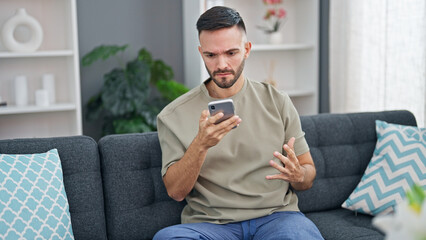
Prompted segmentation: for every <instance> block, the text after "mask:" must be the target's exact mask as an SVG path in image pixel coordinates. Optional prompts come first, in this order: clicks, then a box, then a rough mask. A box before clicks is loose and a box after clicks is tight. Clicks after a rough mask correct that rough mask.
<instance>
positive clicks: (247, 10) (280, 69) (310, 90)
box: [183, 0, 319, 115]
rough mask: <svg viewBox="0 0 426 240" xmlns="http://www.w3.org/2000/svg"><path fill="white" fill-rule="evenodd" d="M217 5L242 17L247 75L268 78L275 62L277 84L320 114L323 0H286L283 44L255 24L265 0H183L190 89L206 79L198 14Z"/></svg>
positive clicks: (305, 111) (304, 109)
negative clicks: (248, 44) (270, 40)
mask: <svg viewBox="0 0 426 240" xmlns="http://www.w3.org/2000/svg"><path fill="white" fill-rule="evenodd" d="M213 5H224V6H228V7H231V8H234V9H236V10H237V11H238V12H239V13H240V14H241V16H242V17H243V19H244V22H245V24H246V29H247V36H248V39H249V41H251V42H252V51H251V54H250V56H249V58H248V60H247V61H246V65H245V69H244V74H245V76H246V77H249V78H250V79H252V80H256V81H264V80H266V78H267V76H268V71H269V69H270V66H271V64H273V65H274V71H273V79H274V80H275V81H276V82H277V88H278V89H279V90H281V91H284V92H286V93H287V94H289V96H290V97H291V99H292V101H293V103H294V105H295V106H296V108H297V110H298V111H299V114H300V115H311V114H317V113H318V79H319V76H318V59H319V55H318V53H319V51H318V47H319V43H318V40H319V33H318V29H319V0H284V1H283V4H282V6H283V7H284V8H285V10H286V11H287V19H286V22H285V24H284V25H283V27H282V28H281V29H280V32H281V34H282V35H283V43H282V44H277V45H271V44H268V43H267V35H266V34H265V33H263V32H262V31H261V30H260V29H258V28H257V27H256V26H258V25H262V24H263V23H264V20H263V16H264V14H265V12H266V8H265V6H264V4H263V1H262V0H196V1H194V0H183V18H184V25H183V27H184V54H185V56H184V66H185V81H186V85H187V86H188V87H190V88H192V87H195V86H197V85H199V84H200V83H201V82H202V81H203V80H205V79H207V78H208V73H207V71H206V70H205V66H204V63H203V61H202V59H201V56H200V54H199V53H198V49H197V46H198V45H199V41H198V32H197V30H196V26H195V24H196V22H197V19H198V17H199V16H200V15H201V14H202V13H203V12H204V11H206V10H207V8H209V7H211V6H213Z"/></svg>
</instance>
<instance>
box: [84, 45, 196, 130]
mask: <svg viewBox="0 0 426 240" xmlns="http://www.w3.org/2000/svg"><path fill="white" fill-rule="evenodd" d="M127 48H128V45H123V46H117V45H107V46H105V45H102V46H98V47H96V48H94V49H93V50H92V51H91V52H89V53H87V54H86V55H84V56H83V59H82V65H83V66H90V65H91V64H92V63H93V62H95V61H98V60H100V59H103V60H105V59H108V58H110V57H113V56H116V55H117V54H118V53H120V52H123V51H125V50H126V49H127ZM173 77H174V74H173V70H172V68H171V67H170V66H168V65H167V64H165V63H164V62H163V61H161V60H154V59H152V56H151V54H150V52H149V51H147V50H146V49H145V48H142V49H141V50H139V52H138V55H137V57H136V59H134V60H131V61H129V62H127V63H126V64H125V65H123V66H121V67H119V68H115V69H113V70H111V71H110V72H108V73H106V74H105V75H104V85H103V86H102V88H101V90H100V92H99V93H98V94H96V95H95V96H93V97H92V98H90V100H89V101H88V103H87V104H86V110H87V111H86V114H85V117H86V119H88V120H89V121H93V120H98V119H101V121H102V129H103V135H107V134H114V133H132V132H149V131H155V130H156V129H157V124H156V117H157V115H158V113H159V112H160V111H161V109H162V108H163V107H164V106H165V105H167V104H168V103H169V102H171V101H173V100H174V99H176V98H177V97H179V96H180V95H182V94H183V93H185V92H187V91H188V89H187V88H186V87H185V86H184V85H182V84H180V83H178V82H176V81H174V80H173Z"/></svg>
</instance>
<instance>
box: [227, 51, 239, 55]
mask: <svg viewBox="0 0 426 240" xmlns="http://www.w3.org/2000/svg"><path fill="white" fill-rule="evenodd" d="M235 54H237V52H234V51H231V52H228V55H229V56H234V55H235Z"/></svg>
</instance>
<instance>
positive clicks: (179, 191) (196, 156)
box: [163, 110, 241, 201]
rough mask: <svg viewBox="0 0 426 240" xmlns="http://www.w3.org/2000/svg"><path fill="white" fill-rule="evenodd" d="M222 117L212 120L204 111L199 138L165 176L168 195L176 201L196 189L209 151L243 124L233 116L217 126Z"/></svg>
mask: <svg viewBox="0 0 426 240" xmlns="http://www.w3.org/2000/svg"><path fill="white" fill-rule="evenodd" d="M221 117H223V113H218V114H216V115H214V116H212V117H210V118H209V111H207V110H204V111H203V112H202V113H201V117H200V122H199V130H198V134H197V136H196V137H195V138H194V141H192V143H191V144H190V145H189V147H188V149H187V150H186V152H185V154H184V155H183V157H182V158H181V159H180V160H179V161H177V162H176V163H175V164H173V165H171V166H170V167H169V169H168V170H167V172H166V174H165V175H164V177H163V181H164V184H165V186H166V189H167V193H168V194H169V196H170V197H171V198H173V199H175V200H176V201H182V200H183V199H185V197H186V195H188V193H189V192H190V191H191V190H192V188H193V187H194V185H195V182H196V181H197V178H198V175H199V174H200V170H201V167H202V166H203V163H204V160H205V158H206V155H207V150H208V149H209V148H211V147H213V146H215V145H216V144H218V143H219V142H220V140H222V138H223V137H224V136H225V135H226V134H227V133H228V132H229V131H231V130H232V128H233V127H235V126H237V125H238V124H240V123H241V118H239V117H238V116H232V117H231V118H229V119H227V120H225V121H223V122H221V123H219V124H215V122H216V121H217V120H219V119H220V118H221ZM183 176H184V177H183Z"/></svg>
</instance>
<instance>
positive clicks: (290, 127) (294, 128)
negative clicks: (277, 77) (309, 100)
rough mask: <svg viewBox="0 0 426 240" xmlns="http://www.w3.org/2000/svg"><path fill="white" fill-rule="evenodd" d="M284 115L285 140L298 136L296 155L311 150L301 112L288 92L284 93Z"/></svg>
mask: <svg viewBox="0 0 426 240" xmlns="http://www.w3.org/2000/svg"><path fill="white" fill-rule="evenodd" d="M282 116H283V124H284V130H285V140H284V142H285V143H287V142H288V141H289V140H290V138H292V137H294V138H296V141H295V142H294V151H295V153H296V156H299V155H302V154H304V153H307V152H309V146H308V143H307V142H306V139H305V132H303V131H302V125H301V123H300V117H299V114H298V113H297V110H296V108H295V107H294V105H293V102H292V101H291V99H290V97H289V96H288V95H287V94H284V104H283V109H282Z"/></svg>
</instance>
